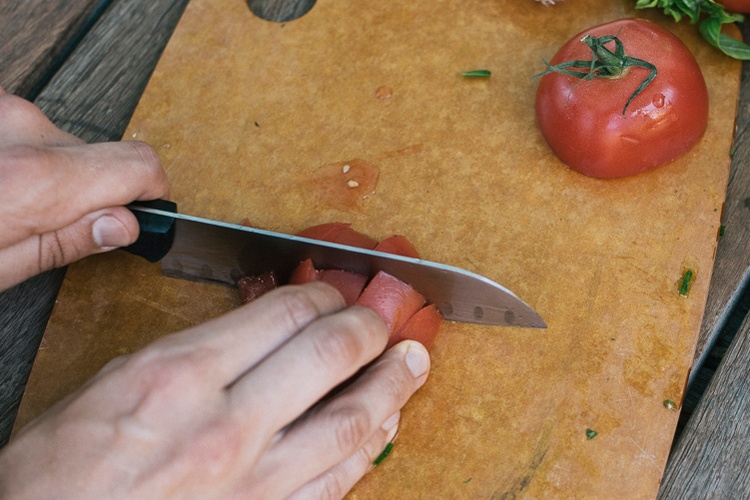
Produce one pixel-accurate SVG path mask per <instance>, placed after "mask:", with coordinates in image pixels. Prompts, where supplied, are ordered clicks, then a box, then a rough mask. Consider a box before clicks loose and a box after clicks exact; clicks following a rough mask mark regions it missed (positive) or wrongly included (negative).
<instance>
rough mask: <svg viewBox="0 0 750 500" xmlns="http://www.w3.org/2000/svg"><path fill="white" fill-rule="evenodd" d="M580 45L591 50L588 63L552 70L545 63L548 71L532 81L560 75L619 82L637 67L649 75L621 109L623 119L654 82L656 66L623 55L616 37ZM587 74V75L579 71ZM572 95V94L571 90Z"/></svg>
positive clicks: (587, 39) (592, 38)
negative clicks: (634, 100) (631, 104)
mask: <svg viewBox="0 0 750 500" xmlns="http://www.w3.org/2000/svg"><path fill="white" fill-rule="evenodd" d="M581 42H582V43H584V44H585V45H586V46H587V47H588V48H589V49H591V52H592V56H591V60H584V59H576V60H573V61H565V62H562V63H560V64H556V65H554V66H552V65H551V64H550V63H548V62H547V61H545V60H542V61H543V62H544V65H545V66H547V70H546V71H543V72H541V73H538V74H536V75H534V78H537V77H539V76H544V75H548V74H550V73H560V74H562V75H566V76H571V77H573V78H578V79H580V80H587V81H591V80H594V79H596V78H620V77H621V76H623V75H624V74H625V73H626V72H627V70H628V69H629V68H632V67H639V68H643V69H646V70H648V71H649V75H648V76H647V77H646V78H645V79H644V80H643V81H642V82H641V84H640V85H639V86H638V88H637V89H635V91H634V92H633V93H632V94H631V95H630V97H629V98H628V100H627V102H625V106H624V107H623V108H622V114H623V116H624V115H625V111H626V110H627V109H628V106H629V105H630V103H631V102H632V101H633V99H635V98H636V96H637V95H638V94H640V93H641V92H643V90H644V89H645V88H646V87H648V85H649V84H650V83H651V82H652V81H653V80H654V78H656V75H657V70H656V66H654V65H653V64H651V63H650V62H648V61H644V60H643V59H638V58H635V57H630V56H628V55H627V54H625V46H624V45H623V43H622V40H620V39H619V38H618V37H617V35H605V36H599V37H597V36H592V35H586V36H584V37H583V38H581ZM609 43H614V44H615V47H614V49H615V50H614V51H612V50H610V49H609V48H607V47H606V45H607V44H609ZM578 70H588V71H578ZM571 92H572V90H571Z"/></svg>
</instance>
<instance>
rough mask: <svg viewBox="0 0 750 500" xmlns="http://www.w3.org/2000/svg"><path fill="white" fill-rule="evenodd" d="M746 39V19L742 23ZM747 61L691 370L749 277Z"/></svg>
mask: <svg viewBox="0 0 750 500" xmlns="http://www.w3.org/2000/svg"><path fill="white" fill-rule="evenodd" d="M742 32H743V36H744V38H745V39H746V40H749V39H750V22H748V21H745V22H744V23H743V25H742ZM749 128H750V63H748V62H745V63H744V64H743V66H742V85H741V87H740V99H739V104H738V108H737V127H736V130H737V132H736V135H735V139H734V152H733V159H732V166H731V169H730V174H729V185H728V188H727V196H726V202H725V204H724V214H723V217H722V221H723V224H724V226H725V232H724V235H723V236H722V237H721V238H720V239H719V244H718V249H717V251H716V261H715V263H714V268H713V276H712V279H711V288H710V291H709V293H708V299H707V302H706V311H705V314H704V317H703V323H702V325H701V331H700V337H699V339H698V345H697V347H696V359H695V363H694V365H693V374H694V373H695V372H696V369H697V368H698V367H699V366H700V364H701V362H702V361H703V359H704V357H705V355H706V354H707V351H708V349H710V347H711V344H712V343H713V342H714V340H715V339H716V336H717V335H718V334H719V331H720V330H721V327H722V325H723V323H724V322H725V321H726V318H727V317H728V315H729V313H730V312H731V309H732V307H733V306H734V304H735V303H736V302H737V300H738V299H739V297H738V296H737V292H738V290H740V289H741V288H742V283H743V281H746V280H748V279H750V251H748V249H750V130H748V129H749Z"/></svg>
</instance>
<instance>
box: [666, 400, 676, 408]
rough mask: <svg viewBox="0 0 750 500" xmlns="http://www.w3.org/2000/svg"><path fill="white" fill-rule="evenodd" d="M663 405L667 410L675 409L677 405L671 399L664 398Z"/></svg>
mask: <svg viewBox="0 0 750 500" xmlns="http://www.w3.org/2000/svg"><path fill="white" fill-rule="evenodd" d="M664 407H665V408H667V409H668V410H676V409H677V405H676V404H675V402H674V401H672V400H671V399H665V400H664Z"/></svg>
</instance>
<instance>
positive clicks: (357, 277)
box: [318, 269, 367, 306]
mask: <svg viewBox="0 0 750 500" xmlns="http://www.w3.org/2000/svg"><path fill="white" fill-rule="evenodd" d="M318 273H319V276H320V278H319V279H320V280H321V281H325V282H326V283H328V284H329V285H333V286H334V287H336V289H337V290H338V291H339V292H340V293H341V295H342V296H343V297H344V301H345V302H346V305H347V306H352V305H354V303H355V302H357V299H358V298H359V296H360V294H361V293H362V290H364V288H365V284H366V283H367V276H365V275H364V274H358V273H350V272H349V271H341V270H338V269H324V270H322V271H318Z"/></svg>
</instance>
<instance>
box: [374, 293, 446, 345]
mask: <svg viewBox="0 0 750 500" xmlns="http://www.w3.org/2000/svg"><path fill="white" fill-rule="evenodd" d="M441 324H443V316H442V315H441V314H440V311H438V310H437V307H435V304H429V305H426V306H424V307H423V308H422V309H420V310H419V311H417V312H416V313H414V315H413V316H412V317H411V318H409V319H408V320H406V323H404V325H403V326H402V327H401V328H399V329H398V330H397V331H396V332H395V333H394V334H393V335H391V337H390V338H389V339H388V346H387V347H386V349H388V348H389V347H391V346H394V345H396V344H398V343H399V342H401V341H402V340H407V339H408V340H416V341H417V342H421V343H422V345H423V346H425V347H426V348H427V349H430V348H431V347H432V344H433V343H434V342H435V338H436V337H437V334H438V331H439V330H440V325H441Z"/></svg>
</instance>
